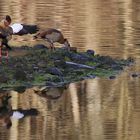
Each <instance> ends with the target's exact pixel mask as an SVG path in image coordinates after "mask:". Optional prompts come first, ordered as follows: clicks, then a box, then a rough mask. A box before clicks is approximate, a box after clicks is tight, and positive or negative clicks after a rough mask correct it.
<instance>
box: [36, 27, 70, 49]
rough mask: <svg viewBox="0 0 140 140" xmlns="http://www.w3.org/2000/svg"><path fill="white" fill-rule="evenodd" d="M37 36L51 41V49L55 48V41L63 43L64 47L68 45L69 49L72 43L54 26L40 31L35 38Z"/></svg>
mask: <svg viewBox="0 0 140 140" xmlns="http://www.w3.org/2000/svg"><path fill="white" fill-rule="evenodd" d="M37 38H41V39H44V40H46V41H47V42H49V44H50V48H51V49H55V47H54V43H55V42H58V43H60V44H63V45H64V47H66V48H67V49H69V48H70V44H69V42H68V40H67V39H66V38H64V36H63V34H62V33H61V32H60V31H58V30H56V29H53V28H49V29H47V30H46V31H42V32H39V33H38V34H36V35H35V36H34V39H37Z"/></svg>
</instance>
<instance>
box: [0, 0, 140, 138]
mask: <svg viewBox="0 0 140 140" xmlns="http://www.w3.org/2000/svg"><path fill="white" fill-rule="evenodd" d="M139 13H140V2H139V1H138V0H135V1H132V0H119V1H116V0H108V1H103V0H87V1H85V0H76V1H74V0H69V1H63V0H59V1H57V2H56V1H55V0H52V1H48V0H30V1H27V0H11V1H8V0H0V17H2V16H4V15H5V14H10V15H11V16H12V18H13V22H21V23H27V24H38V25H39V26H40V27H41V28H48V27H53V28H57V29H60V30H61V31H62V32H63V33H64V35H65V36H66V37H67V38H68V40H69V41H70V43H71V45H72V46H74V47H77V48H78V49H79V50H80V51H85V50H87V49H94V50H95V52H96V53H99V54H102V55H110V56H112V57H119V58H127V57H130V56H131V57H134V58H135V59H136V64H135V65H134V66H133V67H131V68H129V69H126V70H125V72H123V73H121V74H120V75H118V77H117V78H116V79H114V80H109V79H107V78H101V79H100V78H96V79H93V80H86V81H82V82H80V83H72V84H70V86H69V88H68V89H67V90H65V91H64V93H63V95H62V96H61V97H60V98H59V99H58V100H50V99H46V98H43V97H40V96H38V95H36V94H35V93H33V91H32V90H27V91H26V92H25V93H24V94H18V93H11V94H12V107H13V108H14V109H17V108H23V109H29V108H36V109H37V110H39V112H40V114H39V115H38V116H31V117H26V118H23V119H20V120H15V119H12V123H13V125H12V127H11V129H10V130H6V129H3V127H0V140H18V139H20V140H24V139H25V140H31V139H33V140H46V139H47V140H139V139H140V133H139V130H140V120H139V117H140V102H139V100H140V94H139V91H140V78H132V77H131V74H132V72H139V73H140V41H139V38H140V24H139V20H140V19H139V17H140V14H139ZM30 37H31V36H28V37H27V36H25V37H23V38H18V37H17V40H16V41H17V42H18V43H20V42H22V41H23V40H25V42H26V41H28V42H31V40H30V39H29V38H30ZM52 92H53V91H52ZM55 92H56V91H55Z"/></svg>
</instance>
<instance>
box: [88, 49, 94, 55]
mask: <svg viewBox="0 0 140 140" xmlns="http://www.w3.org/2000/svg"><path fill="white" fill-rule="evenodd" d="M87 54H88V55H93V56H94V54H95V51H94V50H87Z"/></svg>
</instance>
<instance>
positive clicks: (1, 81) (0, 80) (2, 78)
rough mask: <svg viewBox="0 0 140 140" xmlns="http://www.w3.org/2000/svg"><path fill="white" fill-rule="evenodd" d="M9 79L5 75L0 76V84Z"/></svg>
mask: <svg viewBox="0 0 140 140" xmlns="http://www.w3.org/2000/svg"><path fill="white" fill-rule="evenodd" d="M9 80H10V79H9V78H8V76H6V75H5V74H3V75H0V83H1V84H2V83H7V82H8V81H9Z"/></svg>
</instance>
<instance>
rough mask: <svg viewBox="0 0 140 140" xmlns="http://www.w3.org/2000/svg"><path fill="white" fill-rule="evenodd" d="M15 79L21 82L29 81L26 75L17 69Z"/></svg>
mask: <svg viewBox="0 0 140 140" xmlns="http://www.w3.org/2000/svg"><path fill="white" fill-rule="evenodd" d="M13 78H14V79H16V80H19V81H25V80H27V77H26V73H25V72H24V71H23V70H22V69H16V71H15V73H14V75H13Z"/></svg>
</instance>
